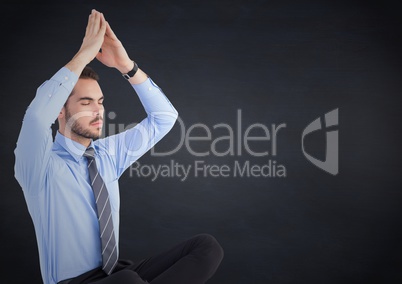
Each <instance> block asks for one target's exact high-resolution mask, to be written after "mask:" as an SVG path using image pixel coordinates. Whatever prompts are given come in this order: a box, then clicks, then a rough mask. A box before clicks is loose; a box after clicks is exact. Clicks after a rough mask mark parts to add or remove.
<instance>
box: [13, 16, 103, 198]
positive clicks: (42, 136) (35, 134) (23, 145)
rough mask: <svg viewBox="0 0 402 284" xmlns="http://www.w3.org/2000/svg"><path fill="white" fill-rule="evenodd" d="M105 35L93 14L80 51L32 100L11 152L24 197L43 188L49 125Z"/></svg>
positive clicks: (98, 17) (50, 140)
mask: <svg viewBox="0 0 402 284" xmlns="http://www.w3.org/2000/svg"><path fill="white" fill-rule="evenodd" d="M105 32H106V21H105V19H104V17H103V15H102V14H101V13H99V12H97V11H95V10H93V11H92V13H91V14H90V15H89V19H88V24H87V28H86V32H85V36H84V39H83V42H82V45H81V47H80V49H79V51H78V52H77V53H76V55H75V56H74V57H73V59H72V60H71V61H70V62H68V63H67V64H66V65H65V66H64V67H63V68H61V69H60V70H59V71H58V72H57V73H56V74H55V75H54V76H53V77H52V78H51V79H50V80H47V81H46V82H44V83H43V84H42V85H41V86H40V87H39V88H38V89H37V92H36V96H35V98H34V99H33V101H32V102H31V104H30V105H29V107H28V109H27V110H26V112H25V116H24V119H23V123H22V127H21V131H20V134H19V137H18V140H17V145H16V148H15V151H14V154H15V167H14V170H15V177H16V179H17V180H18V182H19V183H20V185H21V187H22V188H23V190H24V191H25V192H27V193H30V194H35V193H36V191H38V190H40V189H41V188H42V187H43V182H44V178H45V172H46V166H47V165H48V162H49V157H50V155H51V148H52V144H53V137H52V131H51V125H52V124H53V123H54V121H55V120H56V118H57V117H58V115H59V113H60V110H61V109H62V107H63V105H64V104H65V102H66V100H67V98H68V96H69V95H70V93H71V91H72V89H73V88H74V85H75V83H76V82H77V80H78V77H79V75H80V74H81V71H82V70H83V69H84V67H85V66H86V65H87V64H88V63H89V62H91V61H92V60H93V59H94V58H95V57H96V55H97V53H98V52H99V49H100V47H101V46H102V43H103V39H104V35H105Z"/></svg>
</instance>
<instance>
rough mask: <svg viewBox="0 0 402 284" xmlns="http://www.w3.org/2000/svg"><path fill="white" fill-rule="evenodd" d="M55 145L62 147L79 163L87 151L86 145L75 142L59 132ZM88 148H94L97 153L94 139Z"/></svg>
mask: <svg viewBox="0 0 402 284" xmlns="http://www.w3.org/2000/svg"><path fill="white" fill-rule="evenodd" d="M55 143H56V144H58V145H59V146H61V147H62V148H63V149H64V150H65V151H67V152H68V153H69V154H70V155H71V156H72V157H73V158H74V159H75V161H77V162H78V161H79V160H80V159H81V157H82V155H83V154H84V152H85V150H86V149H87V148H86V147H85V146H84V145H82V144H80V143H78V142H76V141H74V140H71V139H70V138H68V137H66V136H64V135H63V134H61V133H60V132H59V131H57V133H56V137H55ZM88 147H92V148H94V150H95V153H96V149H95V147H94V141H93V140H92V139H91V144H90V145H89V146H88Z"/></svg>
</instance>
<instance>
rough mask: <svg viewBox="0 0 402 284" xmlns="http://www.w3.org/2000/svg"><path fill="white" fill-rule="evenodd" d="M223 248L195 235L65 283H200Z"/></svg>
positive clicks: (214, 266) (208, 237) (205, 236)
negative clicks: (150, 254)
mask: <svg viewBox="0 0 402 284" xmlns="http://www.w3.org/2000/svg"><path fill="white" fill-rule="evenodd" d="M222 258H223V249H222V247H221V246H220V245H219V243H218V242H217V240H216V239H215V238H214V237H213V236H211V235H208V234H199V235H196V236H194V237H192V238H191V239H189V240H187V241H184V242H182V243H179V244H178V245H176V246H174V247H172V248H171V249H169V250H167V251H165V252H162V253H160V254H158V255H156V256H153V257H150V258H147V259H143V260H141V261H138V262H132V261H130V260H122V259H120V260H119V262H118V263H117V265H116V267H115V269H114V270H113V273H112V274H110V275H109V276H107V275H106V274H105V273H104V272H103V271H102V269H101V268H100V267H99V268H96V269H94V270H91V271H88V272H86V273H84V274H82V275H79V276H77V277H75V278H73V279H70V280H67V281H61V282H59V283H68V284H87V283H94V284H95V283H96V284H110V283H118V284H126V283H127V284H128V283H133V284H145V283H151V284H201V283H205V282H206V281H207V280H208V279H209V278H211V277H212V275H213V274H214V273H215V271H216V269H217V268H218V266H219V264H220V263H221V261H222Z"/></svg>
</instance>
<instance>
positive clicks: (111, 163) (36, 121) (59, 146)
mask: <svg viewBox="0 0 402 284" xmlns="http://www.w3.org/2000/svg"><path fill="white" fill-rule="evenodd" d="M77 80H78V77H77V75H76V74H75V73H73V72H71V71H70V70H69V69H68V68H66V67H63V68H61V69H60V70H59V71H58V72H57V73H56V74H54V75H53V77H52V78H51V79H50V80H47V81H45V82H44V83H43V84H42V85H41V86H40V87H39V88H38V89H37V93H36V96H35V98H34V100H33V101H32V102H31V104H30V105H29V107H28V109H27V111H26V113H25V116H24V119H23V123H22V128H21V132H20V134H19V137H18V141H17V146H16V149H15V151H14V153H15V168H14V169H15V177H16V179H17V180H18V182H19V184H20V185H21V187H22V190H23V192H24V196H25V200H26V203H27V206H28V210H29V213H30V215H31V217H32V220H33V223H34V227H35V233H36V238H37V243H38V249H39V259H40V268H41V273H42V278H43V281H44V283H45V284H48V283H51V284H53V283H57V282H58V281H61V280H64V279H68V278H72V277H75V276H78V275H80V274H82V273H84V272H86V271H89V270H91V269H93V268H96V267H99V266H101V264H102V256H101V249H100V248H101V243H100V237H99V224H98V219H97V213H96V207H95V206H96V205H95V200H94V195H93V192H92V188H91V185H90V183H89V175H88V169H87V159H86V158H85V157H83V154H84V151H85V147H84V146H83V145H81V144H79V143H77V142H75V141H73V140H71V139H69V138H67V137H65V136H63V135H62V134H60V133H59V132H57V134H56V137H55V139H54V141H53V135H52V130H51V125H52V124H53V123H54V121H55V120H56V118H57V116H58V114H59V112H60V110H61V108H62V107H63V105H64V103H65V102H66V100H67V98H68V96H69V95H70V93H71V91H72V89H73V87H74V86H75V84H76V82H77ZM132 86H133V88H134V90H135V92H136V93H137V95H138V97H139V99H140V101H141V103H142V105H143V106H144V109H145V111H146V113H147V117H146V118H145V119H144V120H142V121H141V122H140V123H139V124H137V125H136V126H135V127H133V128H131V129H129V130H126V131H124V132H122V133H119V134H116V135H112V136H109V137H106V138H102V139H97V140H95V141H92V142H91V145H92V146H93V147H94V149H95V153H96V154H95V156H96V163H97V166H98V170H99V173H100V175H101V176H102V178H103V180H104V181H105V184H106V186H107V190H108V192H109V196H110V203H111V207H112V215H113V224H114V228H115V230H114V231H115V234H116V240H117V243H118V240H119V204H120V197H119V185H118V179H119V177H120V176H121V175H122V174H123V172H124V171H125V170H126V169H127V168H128V167H129V166H130V165H131V164H132V163H133V162H134V161H136V160H137V159H138V158H139V157H141V156H142V155H143V154H144V153H145V152H147V151H148V150H149V149H150V148H151V147H153V146H154V145H155V144H156V143H157V142H158V141H159V140H160V139H161V138H162V137H163V136H164V135H166V134H167V133H168V132H169V131H170V129H171V128H172V127H173V125H174V123H175V121H176V119H177V115H178V114H177V111H176V109H175V108H174V107H173V106H172V104H171V103H170V102H169V100H168V99H167V98H166V96H165V95H164V94H163V92H162V91H161V89H160V88H159V87H158V86H157V85H156V84H155V83H154V82H153V81H152V80H151V79H150V78H148V79H147V80H146V81H145V82H143V83H141V84H138V85H132Z"/></svg>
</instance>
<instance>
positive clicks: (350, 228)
mask: <svg viewBox="0 0 402 284" xmlns="http://www.w3.org/2000/svg"><path fill="white" fill-rule="evenodd" d="M7 2H8V3H7ZM2 6H3V7H2V9H1V14H2V16H1V21H2V33H1V34H2V36H1V37H2V44H1V45H0V46H1V53H0V56H1V65H2V66H1V67H2V68H0V72H1V74H0V78H1V84H0V89H1V95H0V100H1V112H0V114H1V121H2V131H1V141H2V146H1V148H0V151H1V163H0V173H1V192H2V195H1V196H2V197H1V198H0V213H1V214H0V225H1V243H0V248H1V251H2V256H1V257H0V261H1V265H0V271H1V279H2V280H1V282H2V283H41V282H42V280H41V275H40V269H39V258H38V251H37V245H36V238H35V234H34V228H33V224H32V221H31V218H30V216H29V213H28V210H27V207H26V204H25V200H24V196H23V193H22V191H21V188H20V186H19V184H18V183H17V181H16V180H15V178H14V169H13V166H14V153H13V151H14V148H15V143H16V140H17V137H18V133H19V130H20V127H21V122H22V118H23V115H24V113H25V110H26V108H27V106H28V105H29V103H30V102H31V100H32V99H33V97H34V95H35V92H36V88H37V87H38V86H39V85H40V84H42V83H43V82H44V81H45V80H47V79H49V78H50V77H51V76H52V75H53V74H54V73H55V72H56V71H57V70H59V69H60V68H61V67H62V66H64V65H65V64H66V63H67V62H68V61H69V60H70V59H71V58H72V56H74V54H75V53H76V52H77V51H78V48H79V47H80V45H81V42H82V38H83V36H84V33H85V27H86V22H87V16H88V14H89V13H90V11H91V9H92V8H95V9H97V10H99V11H101V12H103V13H104V14H105V17H106V19H107V20H108V21H109V23H110V25H111V26H112V28H113V30H114V31H115V33H116V35H117V36H118V37H119V38H120V40H121V41H122V43H123V44H124V46H125V47H126V49H127V51H128V53H129V54H130V56H131V57H132V58H133V59H134V60H135V61H136V62H137V63H138V65H139V67H140V68H141V69H142V70H144V71H145V72H146V73H147V74H148V75H149V76H150V77H151V78H152V79H153V80H154V81H155V82H156V84H158V85H159V86H160V87H161V88H162V89H163V91H164V93H165V94H166V96H167V97H168V98H169V100H170V101H171V102H172V104H173V105H174V106H175V107H176V109H177V110H178V112H179V119H178V121H177V122H176V124H175V126H174V127H173V129H172V130H171V132H169V133H168V134H167V135H166V136H165V138H164V139H162V140H161V141H160V142H159V143H158V144H157V145H156V147H155V148H154V149H153V151H152V152H151V151H150V152H147V153H146V154H145V155H144V156H143V157H141V158H140V159H139V160H138V161H137V162H136V163H134V164H133V166H132V167H131V168H129V169H128V170H127V171H126V172H125V173H124V174H123V176H122V177H121V179H120V192H121V193H120V194H121V225H120V230H121V231H120V251H121V256H122V257H126V258H131V259H134V260H137V259H141V258H145V257H148V256H151V255H153V254H155V253H158V252H160V251H162V250H164V249H165V248H168V247H170V246H171V245H174V244H176V243H177V242H180V241H182V240H184V239H186V238H188V237H190V236H192V235H195V234H198V233H210V234H212V235H214V236H215V237H216V238H217V240H218V241H219V242H220V243H221V245H222V247H223V248H224V250H225V257H224V260H223V262H222V264H221V266H220V267H219V269H218V271H217V272H216V274H215V276H214V277H213V278H212V279H211V280H210V281H209V282H208V283H211V284H212V283H219V284H232V283H250V284H251V283H253V284H265V283H277V284H283V283H326V284H332V283H342V284H345V283H367V282H369V281H372V282H371V283H373V281H374V283H399V282H400V281H401V280H402V272H401V271H402V270H401V264H402V257H401V256H402V247H401V242H400V241H401V238H402V229H401V225H402V224H401V216H402V214H401V213H402V206H401V205H402V204H401V201H402V190H401V175H400V171H401V169H402V168H401V164H400V161H399V159H400V158H401V150H400V147H399V146H400V138H401V126H400V123H399V122H400V119H401V111H402V109H401V104H400V101H401V100H400V97H401V94H402V92H401V91H402V80H401V75H402V69H401V68H402V65H401V63H402V60H401V59H402V58H401V52H400V51H401V50H402V49H401V48H402V44H401V43H402V42H401V36H402V33H401V31H402V25H401V20H400V19H401V18H400V15H399V12H398V10H397V6H396V5H394V4H393V3H392V2H390V1H377V2H364V1H275V2H274V1H241V0H240V1H226V0H225V1H212V0H204V1H191V0H190V1H176V0H173V1H143V0H140V1H105V2H99V1H62V2H59V1H57V2H56V1H52V2H50V1H49V2H48V3H46V2H40V1H35V2H32V3H24V2H23V1H6V3H5V4H2ZM90 65H91V66H92V67H93V68H94V69H95V70H96V71H97V72H98V73H99V75H100V77H101V79H100V85H101V87H102V90H103V93H104V95H105V103H104V104H105V108H106V115H105V123H106V124H105V125H106V127H105V135H110V134H113V133H116V132H119V131H123V130H125V129H127V128H129V127H131V126H132V125H133V124H134V123H136V122H139V121H140V120H141V119H142V118H143V117H145V112H144V110H143V108H142V106H141V104H140V101H139V99H138V97H137V96H136V94H135V93H134V92H133V91H132V89H131V87H130V86H129V85H128V84H127V82H126V81H125V80H124V78H122V76H121V75H120V74H119V72H118V71H117V70H112V69H110V68H107V67H105V66H102V65H101V64H100V63H99V62H96V61H93V62H92V63H91V64H90ZM56 129H57V125H54V129H53V130H54V131H55V130H56ZM13 271H16V272H17V273H14V272H13ZM398 280H399V281H398Z"/></svg>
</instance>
